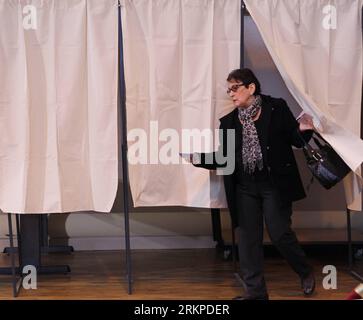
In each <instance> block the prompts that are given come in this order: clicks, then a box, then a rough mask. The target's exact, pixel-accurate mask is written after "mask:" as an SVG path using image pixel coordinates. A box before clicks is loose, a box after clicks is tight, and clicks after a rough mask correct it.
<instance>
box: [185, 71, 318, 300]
mask: <svg viewBox="0 0 363 320" xmlns="http://www.w3.org/2000/svg"><path fill="white" fill-rule="evenodd" d="M227 83H228V90H227V93H228V94H229V96H230V97H231V98H232V100H233V103H234V105H235V107H236V108H235V109H234V110H233V111H232V112H230V113H229V114H227V115H226V116H224V117H223V118H221V119H220V129H221V130H222V131H223V132H224V133H225V132H226V131H227V129H234V134H235V148H234V149H233V150H235V155H234V157H235V158H234V159H233V160H234V161H235V169H234V172H233V174H231V175H225V176H224V183H225V190H226V195H227V201H228V207H229V210H230V213H231V217H232V223H233V225H234V226H239V231H240V232H239V241H238V248H239V260H240V265H241V275H242V280H243V282H244V284H245V291H246V296H245V297H244V298H242V297H236V298H235V299H268V293H267V289H266V284H265V280H264V274H263V218H264V220H265V223H266V227H267V231H268V232H269V235H270V238H271V240H272V242H273V244H274V245H275V246H276V247H277V249H278V250H279V251H280V253H281V254H282V256H283V257H284V258H285V259H286V260H287V262H288V263H289V264H290V266H291V267H292V269H293V270H294V271H295V272H296V273H297V274H298V275H299V277H300V279H301V285H302V289H303V292H304V294H305V295H310V294H312V293H313V291H314V288H315V280H314V275H313V270H312V267H311V266H310V265H309V264H308V262H307V260H306V256H305V254H304V252H303V250H302V249H301V247H300V245H299V243H298V240H297V238H296V236H295V233H294V232H293V231H292V230H291V214H292V201H296V200H299V199H302V198H304V197H305V192H304V188H303V186H302V182H301V179H300V175H299V172H298V169H297V165H296V161H295V157H294V154H293V150H292V146H295V147H302V145H303V144H302V139H305V140H307V141H308V140H309V139H310V138H311V130H312V129H314V127H313V122H312V118H311V117H310V116H308V115H306V114H304V115H303V116H302V117H301V118H300V119H299V122H297V121H296V120H295V118H294V116H293V114H292V113H291V111H290V109H289V107H288V106H287V104H286V102H285V101H284V100H283V99H276V98H272V97H270V96H266V95H262V94H261V93H260V91H261V89H260V83H259V81H258V80H257V78H256V77H255V75H254V74H253V72H252V71H251V70H249V69H237V70H233V71H232V72H231V73H230V74H229V75H228V78H227ZM225 136H226V135H225V134H224V139H223V142H224V143H223V146H222V148H220V150H219V151H217V152H223V156H224V157H225V156H227V157H226V158H227V161H229V160H228V155H227V154H226V151H227V150H230V148H227V146H226V144H227V143H228V142H227V140H226V139H225ZM196 156H197V157H196ZM209 156H210V155H209ZM196 158H198V161H196ZM207 159H210V157H207V155H206V154H197V155H196V154H194V157H193V156H192V157H191V159H190V160H191V162H192V163H193V165H195V166H197V167H203V168H207V169H216V168H218V167H223V166H226V164H225V163H224V164H222V165H221V164H218V163H217V162H216V161H215V160H214V161H212V163H206V162H207V161H206V160H207ZM212 159H221V157H217V155H216V154H215V153H213V155H212Z"/></svg>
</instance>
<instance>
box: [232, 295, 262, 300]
mask: <svg viewBox="0 0 363 320" xmlns="http://www.w3.org/2000/svg"><path fill="white" fill-rule="evenodd" d="M232 300H268V296H255V297H252V296H237V297H234V298H233V299H232Z"/></svg>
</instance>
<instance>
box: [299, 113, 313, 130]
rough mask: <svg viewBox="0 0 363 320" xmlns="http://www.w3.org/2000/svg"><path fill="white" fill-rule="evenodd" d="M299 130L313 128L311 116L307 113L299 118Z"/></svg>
mask: <svg viewBox="0 0 363 320" xmlns="http://www.w3.org/2000/svg"><path fill="white" fill-rule="evenodd" d="M298 122H299V130H300V131H306V130H315V127H314V123H313V117H312V116H311V115H309V114H306V113H304V114H303V115H302V116H301V117H300V118H299V119H298Z"/></svg>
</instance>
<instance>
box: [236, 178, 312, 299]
mask: <svg viewBox="0 0 363 320" xmlns="http://www.w3.org/2000/svg"><path fill="white" fill-rule="evenodd" d="M236 192H237V194H236V196H237V197H236V199H237V208H238V224H239V228H240V234H239V240H238V249H239V260H240V265H241V275H242V280H243V281H244V284H245V290H246V293H247V295H248V296H249V297H261V296H267V295H268V294H267V289H266V283H265V279H264V270H263V260H264V256H263V218H264V219H265V223H266V228H267V231H268V233H269V236H270V238H271V241H272V242H273V244H274V245H275V246H276V247H277V249H278V250H279V252H280V253H281V254H282V256H283V257H284V258H285V259H286V260H287V262H288V263H289V265H290V266H291V267H292V269H293V270H294V271H295V272H296V273H297V274H298V275H299V276H300V277H305V276H307V275H308V274H309V273H310V272H311V271H312V267H311V266H310V265H309V264H308V262H307V259H306V256H305V254H304V252H303V250H302V249H301V247H300V245H299V243H298V240H297V238H296V235H295V233H294V232H293V231H292V230H291V214H292V206H291V201H282V197H281V196H280V194H279V191H278V190H277V188H275V187H274V185H273V184H272V182H270V181H269V180H266V181H244V182H243V183H239V184H237V190H236Z"/></svg>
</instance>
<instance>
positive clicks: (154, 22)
mask: <svg viewBox="0 0 363 320" xmlns="http://www.w3.org/2000/svg"><path fill="white" fill-rule="evenodd" d="M121 3H122V27H123V40H124V45H123V47H124V63H125V81H126V108H127V115H128V123H127V126H128V132H129V143H128V144H129V160H131V161H130V165H129V170H130V186H131V192H132V197H133V202H134V205H135V206H163V205H165V206H167V205H183V206H193V207H214V208H219V207H226V201H225V195H224V188H223V184H222V179H221V176H217V175H216V174H215V172H209V171H206V170H202V169H198V168H194V167H193V166H192V165H190V164H185V163H181V162H180V160H181V159H180V158H179V156H178V152H210V151H212V150H214V149H215V147H216V146H217V144H218V139H215V140H214V141H213V139H212V138H211V134H210V135H208V134H206V137H207V140H208V138H211V139H209V143H208V142H207V143H205V144H204V145H203V144H200V145H193V146H190V144H188V143H186V142H185V140H184V139H183V137H185V136H183V131H184V133H185V131H186V130H193V129H194V130H196V131H195V135H194V137H196V136H197V135H198V133H201V134H202V131H203V130H210V129H212V130H213V129H214V128H218V127H219V121H218V119H219V118H220V117H221V116H222V115H223V114H225V113H226V112H228V111H230V110H231V108H233V106H232V105H231V103H230V101H229V99H228V96H227V95H226V93H225V90H226V85H225V80H226V77H227V75H228V73H229V71H231V70H232V69H235V68H238V67H239V57H240V53H239V51H240V23H241V17H240V5H241V2H240V1H239V0H219V1H209V0H174V1H169V0H154V1H148V0H139V1H131V0H123V1H122V2H121ZM138 129H140V133H139V134H138V133H137V132H136V131H135V130H138ZM197 132H198V133H197ZM213 136H214V135H213ZM137 137H139V138H137ZM140 137H141V138H140ZM173 137H174V138H173ZM216 138H218V135H217V137H216ZM172 140H173V141H174V142H175V141H177V142H178V143H179V145H178V147H176V148H174V149H172V144H173V141H172ZM142 144H144V145H147V147H148V149H147V154H146V155H145V156H144V160H145V161H141V160H140V158H141V156H140V155H138V153H137V150H136V149H138V147H140V148H139V149H140V150H141V145H142ZM168 145H169V146H170V155H169V156H170V158H169V160H170V161H169V162H168V161H164V162H163V160H161V159H160V158H161V157H162V156H163V155H164V156H165V157H164V158H166V156H167V155H166V153H167V149H168V148H167V147H168ZM135 158H139V159H136V160H138V161H136V160H135ZM141 162H142V163H141ZM178 162H179V163H178Z"/></svg>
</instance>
